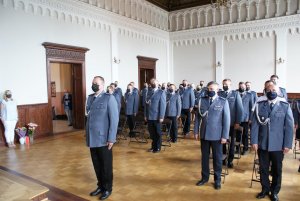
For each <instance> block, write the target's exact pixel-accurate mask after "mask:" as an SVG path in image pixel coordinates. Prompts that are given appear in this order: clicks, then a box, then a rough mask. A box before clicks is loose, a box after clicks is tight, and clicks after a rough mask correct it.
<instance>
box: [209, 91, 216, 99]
mask: <svg viewBox="0 0 300 201" xmlns="http://www.w3.org/2000/svg"><path fill="white" fill-rule="evenodd" d="M207 95H208V97H210V98H212V97H214V96H215V95H216V92H215V91H208V92H207Z"/></svg>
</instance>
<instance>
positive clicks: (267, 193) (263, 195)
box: [256, 191, 269, 199]
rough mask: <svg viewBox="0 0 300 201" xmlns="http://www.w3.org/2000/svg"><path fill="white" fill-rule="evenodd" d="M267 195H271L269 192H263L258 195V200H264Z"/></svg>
mask: <svg viewBox="0 0 300 201" xmlns="http://www.w3.org/2000/svg"><path fill="white" fill-rule="evenodd" d="M267 195H269V192H266V191H262V192H260V193H259V194H257V196H256V198H257V199H263V198H264V197H266V196H267Z"/></svg>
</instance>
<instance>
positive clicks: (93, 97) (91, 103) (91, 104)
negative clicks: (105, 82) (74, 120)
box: [91, 96, 97, 105]
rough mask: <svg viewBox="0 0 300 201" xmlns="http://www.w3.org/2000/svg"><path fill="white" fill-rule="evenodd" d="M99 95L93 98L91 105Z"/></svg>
mask: <svg viewBox="0 0 300 201" xmlns="http://www.w3.org/2000/svg"><path fill="white" fill-rule="evenodd" d="M96 98H97V97H96V96H94V97H93V99H92V102H91V105H92V104H93V102H94V100H95V99H96Z"/></svg>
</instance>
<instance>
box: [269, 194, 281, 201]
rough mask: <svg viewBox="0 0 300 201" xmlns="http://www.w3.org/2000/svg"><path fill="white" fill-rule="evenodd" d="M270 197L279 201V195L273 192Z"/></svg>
mask: <svg viewBox="0 0 300 201" xmlns="http://www.w3.org/2000/svg"><path fill="white" fill-rule="evenodd" d="M270 197H271V200H272V201H279V197H278V195H277V194H272V195H271V196H270Z"/></svg>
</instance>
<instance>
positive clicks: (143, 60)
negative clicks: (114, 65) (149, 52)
mask: <svg viewBox="0 0 300 201" xmlns="http://www.w3.org/2000/svg"><path fill="white" fill-rule="evenodd" d="M136 58H137V59H138V71H139V72H138V82H139V83H138V86H141V84H140V76H141V75H140V71H141V69H151V70H154V77H156V61H157V60H158V59H156V58H151V57H144V56H137V57H136ZM140 90H141V89H140Z"/></svg>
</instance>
